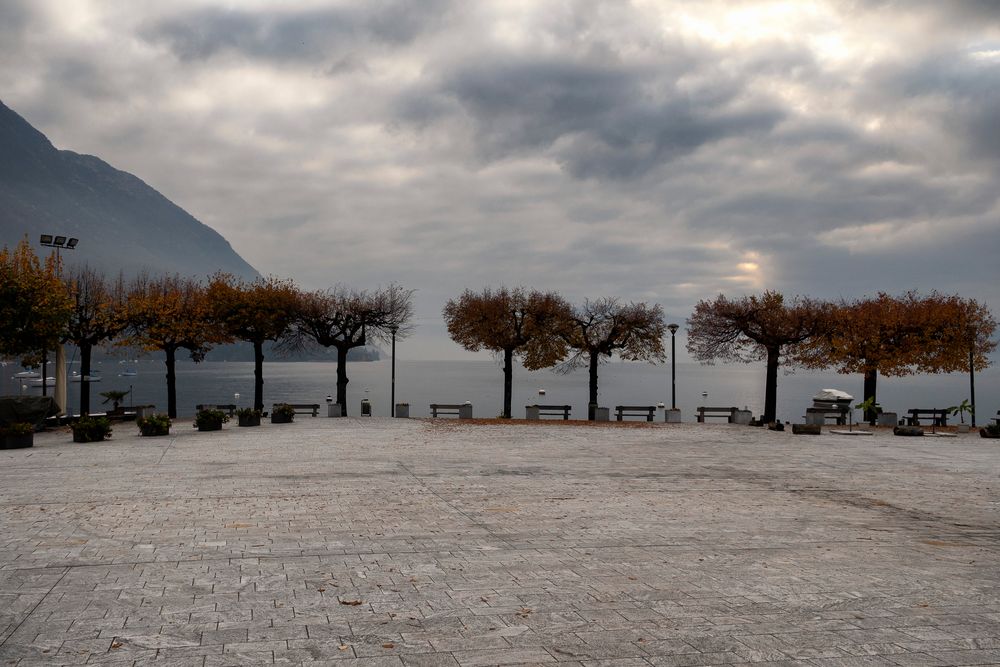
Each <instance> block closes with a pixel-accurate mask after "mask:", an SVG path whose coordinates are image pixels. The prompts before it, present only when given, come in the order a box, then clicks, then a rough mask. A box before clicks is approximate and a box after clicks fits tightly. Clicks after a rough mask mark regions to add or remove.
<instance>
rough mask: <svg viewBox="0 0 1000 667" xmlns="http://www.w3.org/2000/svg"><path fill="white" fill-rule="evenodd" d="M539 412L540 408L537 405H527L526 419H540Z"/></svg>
mask: <svg viewBox="0 0 1000 667" xmlns="http://www.w3.org/2000/svg"><path fill="white" fill-rule="evenodd" d="M538 411H539V408H538V406H537V405H526V406H524V418H525V419H529V420H535V419H539V418H540V416H539V414H538Z"/></svg>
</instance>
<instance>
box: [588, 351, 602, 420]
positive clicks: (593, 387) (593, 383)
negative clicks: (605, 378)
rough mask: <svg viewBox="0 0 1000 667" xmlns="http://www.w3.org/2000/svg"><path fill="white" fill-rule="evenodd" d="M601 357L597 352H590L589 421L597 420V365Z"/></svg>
mask: <svg viewBox="0 0 1000 667" xmlns="http://www.w3.org/2000/svg"><path fill="white" fill-rule="evenodd" d="M600 360H601V357H600V355H599V354H598V353H597V352H594V351H593V350H591V352H590V400H589V401H588V402H587V419H589V420H590V421H594V420H595V419H597V364H598V363H599V362H600Z"/></svg>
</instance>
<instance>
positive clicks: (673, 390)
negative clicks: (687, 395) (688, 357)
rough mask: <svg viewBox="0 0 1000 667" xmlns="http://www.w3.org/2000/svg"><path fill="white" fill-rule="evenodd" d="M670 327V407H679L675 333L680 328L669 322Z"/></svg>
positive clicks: (673, 408)
mask: <svg viewBox="0 0 1000 667" xmlns="http://www.w3.org/2000/svg"><path fill="white" fill-rule="evenodd" d="M667 328H668V329H670V409H671V410H676V409H677V339H676V338H674V334H676V333H677V330H678V329H680V327H679V326H677V325H676V324H673V323H671V324H668V325H667Z"/></svg>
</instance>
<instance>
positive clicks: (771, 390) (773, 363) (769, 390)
mask: <svg viewBox="0 0 1000 667" xmlns="http://www.w3.org/2000/svg"><path fill="white" fill-rule="evenodd" d="M780 356H781V354H780V350H779V349H778V348H776V347H771V348H768V349H767V377H766V380H765V381H764V416H763V418H762V420H763V422H764V423H765V424H770V423H771V422H773V421H775V420H776V419H775V417H776V415H777V412H778V359H779V358H780Z"/></svg>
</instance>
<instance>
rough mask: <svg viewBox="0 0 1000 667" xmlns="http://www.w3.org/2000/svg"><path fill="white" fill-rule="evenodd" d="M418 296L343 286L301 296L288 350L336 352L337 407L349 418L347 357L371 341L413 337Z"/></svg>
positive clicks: (399, 290) (410, 292) (396, 290)
mask: <svg viewBox="0 0 1000 667" xmlns="http://www.w3.org/2000/svg"><path fill="white" fill-rule="evenodd" d="M412 317H413V290H407V289H403V288H402V287H401V286H399V285H396V284H392V285H389V286H388V287H383V288H379V289H376V290H374V291H364V290H354V289H351V288H348V287H345V286H343V285H338V286H336V287H333V288H332V289H329V290H325V291H319V292H309V293H305V294H303V295H302V302H301V306H300V308H299V310H298V313H297V316H296V318H295V327H294V331H293V333H292V335H291V336H290V337H289V338H288V339H287V340H286V343H284V344H283V345H284V346H285V347H288V348H293V349H294V348H303V347H308V346H309V345H320V346H322V347H333V348H335V349H336V350H337V403H338V404H339V405H340V408H341V410H342V411H343V413H344V414H345V415H346V414H347V383H348V382H349V381H350V380H348V378H347V353H348V351H349V350H351V348H355V347H361V346H363V345H367V344H368V342H369V341H370V340H373V339H374V340H380V341H383V342H387V341H388V340H389V339H390V338H391V337H392V335H393V332H394V331H395V336H396V338H405V337H406V336H408V335H409V334H410V333H411V332H412V329H413V327H412V325H411V323H410V319H411V318H412Z"/></svg>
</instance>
